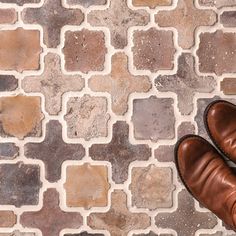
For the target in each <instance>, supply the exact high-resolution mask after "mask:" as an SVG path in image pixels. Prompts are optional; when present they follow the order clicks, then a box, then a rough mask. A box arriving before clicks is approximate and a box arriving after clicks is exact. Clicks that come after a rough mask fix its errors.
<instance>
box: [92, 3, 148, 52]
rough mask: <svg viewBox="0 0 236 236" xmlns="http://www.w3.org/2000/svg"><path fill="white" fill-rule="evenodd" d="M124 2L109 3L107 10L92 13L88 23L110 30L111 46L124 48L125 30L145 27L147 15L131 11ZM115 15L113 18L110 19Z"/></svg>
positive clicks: (140, 11) (141, 11) (142, 11)
mask: <svg viewBox="0 0 236 236" xmlns="http://www.w3.org/2000/svg"><path fill="white" fill-rule="evenodd" d="M126 2H127V1H126V0H116V1H111V2H110V7H109V9H106V10H103V11H98V10H96V11H92V12H91V13H89V15H88V22H89V23H90V24H91V25H93V26H106V27H107V28H109V29H110V33H111V45H112V46H114V47H115V48H124V47H125V46H126V45H127V30H128V28H129V27H131V26H138V25H146V24H147V23H148V21H149V15H148V14H147V12H145V11H144V10H135V11H134V10H131V9H130V8H129V7H128V6H127V3H126ZM113 15H115V17H111V16H113Z"/></svg>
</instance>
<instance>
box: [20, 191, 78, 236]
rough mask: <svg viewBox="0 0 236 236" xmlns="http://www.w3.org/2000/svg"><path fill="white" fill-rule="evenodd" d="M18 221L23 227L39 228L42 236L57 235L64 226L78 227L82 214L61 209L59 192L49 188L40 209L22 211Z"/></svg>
mask: <svg viewBox="0 0 236 236" xmlns="http://www.w3.org/2000/svg"><path fill="white" fill-rule="evenodd" d="M45 219H46V220H45ZM20 223H21V224H22V225H23V226H24V227H30V228H38V229H40V230H41V232H42V234H43V236H47V235H50V236H59V233H60V231H61V230H62V229H64V228H72V229H77V228H79V227H80V226H81V224H82V216H81V214H80V213H78V212H64V211H62V210H61V209H60V207H59V193H58V192H57V191H56V189H53V188H51V189H48V190H47V191H46V192H44V195H43V207H42V209H41V210H39V211H32V212H24V213H23V214H22V215H21V216H20Z"/></svg>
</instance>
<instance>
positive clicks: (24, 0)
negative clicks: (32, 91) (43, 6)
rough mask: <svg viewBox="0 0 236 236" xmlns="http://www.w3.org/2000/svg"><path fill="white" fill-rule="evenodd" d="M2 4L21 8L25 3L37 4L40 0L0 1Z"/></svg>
mask: <svg viewBox="0 0 236 236" xmlns="http://www.w3.org/2000/svg"><path fill="white" fill-rule="evenodd" d="M0 2H3V3H15V4H17V5H19V6H22V5H24V4H27V3H39V2H40V0H0Z"/></svg>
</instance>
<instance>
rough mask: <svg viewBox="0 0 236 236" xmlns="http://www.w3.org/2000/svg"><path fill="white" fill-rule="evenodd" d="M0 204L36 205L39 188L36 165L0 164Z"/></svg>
mask: <svg viewBox="0 0 236 236" xmlns="http://www.w3.org/2000/svg"><path fill="white" fill-rule="evenodd" d="M0 179H1V188H0V204H1V205H15V206H16V207H21V206H23V205H37V204H38V202H39V189H40V188H41V181H40V170H39V166H38V165H31V164H24V163H23V162H18V163H16V164H0Z"/></svg>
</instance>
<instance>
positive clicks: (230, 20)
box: [220, 11, 236, 27]
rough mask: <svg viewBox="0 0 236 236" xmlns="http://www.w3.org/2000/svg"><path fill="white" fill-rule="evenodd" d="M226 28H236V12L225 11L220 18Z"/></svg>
mask: <svg viewBox="0 0 236 236" xmlns="http://www.w3.org/2000/svg"><path fill="white" fill-rule="evenodd" d="M220 22H221V24H223V26H224V27H236V11H224V12H223V13H222V14H221V16H220Z"/></svg>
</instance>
